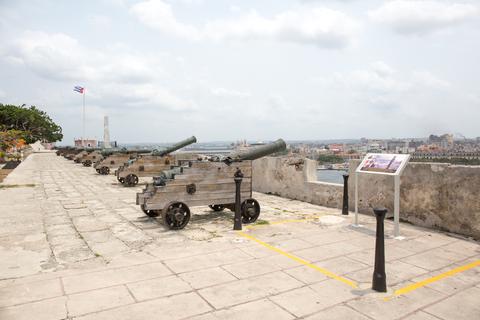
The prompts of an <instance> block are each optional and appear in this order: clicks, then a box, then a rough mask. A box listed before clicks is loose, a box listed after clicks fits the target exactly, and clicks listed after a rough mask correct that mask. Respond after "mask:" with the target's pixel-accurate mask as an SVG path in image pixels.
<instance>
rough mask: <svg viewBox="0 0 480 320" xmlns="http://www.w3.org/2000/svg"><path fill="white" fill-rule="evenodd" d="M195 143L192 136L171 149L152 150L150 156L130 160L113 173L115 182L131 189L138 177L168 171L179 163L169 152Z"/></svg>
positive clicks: (151, 175)
mask: <svg viewBox="0 0 480 320" xmlns="http://www.w3.org/2000/svg"><path fill="white" fill-rule="evenodd" d="M195 142H197V138H195V137H194V136H192V137H190V138H188V139H185V140H183V141H180V142H179V143H176V144H174V145H172V146H171V147H168V148H167V149H165V150H162V151H157V150H154V151H152V153H151V154H148V155H142V156H139V157H137V158H136V159H130V160H128V162H127V163H125V164H124V165H122V166H120V167H119V168H118V169H117V170H116V171H115V175H116V176H117V180H118V181H119V182H120V183H122V184H123V185H124V186H128V187H131V186H135V185H136V184H137V183H138V178H139V177H153V176H155V175H158V174H160V172H162V171H164V170H167V169H170V168H171V167H172V166H173V165H176V164H177V163H178V162H179V161H180V159H179V157H178V156H176V155H170V153H171V152H174V151H176V150H178V149H181V148H183V147H185V146H188V145H189V144H192V143H195ZM183 158H187V157H183ZM187 159H188V158H187Z"/></svg>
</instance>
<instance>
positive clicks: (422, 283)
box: [384, 260, 480, 301]
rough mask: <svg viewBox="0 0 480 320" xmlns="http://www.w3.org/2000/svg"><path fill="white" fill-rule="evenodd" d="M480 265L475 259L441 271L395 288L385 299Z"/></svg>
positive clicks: (479, 261)
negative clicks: (391, 294)
mask: <svg viewBox="0 0 480 320" xmlns="http://www.w3.org/2000/svg"><path fill="white" fill-rule="evenodd" d="M478 266H480V260H477V261H474V262H472V263H469V264H466V265H464V266H461V267H458V268H455V269H452V270H449V271H446V272H444V273H441V274H439V275H436V276H434V277H431V278H428V279H425V280H422V281H420V282H416V283H413V284H411V285H408V286H406V287H403V288H400V289H397V290H395V292H394V293H393V296H391V297H386V298H385V299H384V300H385V301H388V300H391V299H392V298H394V297H396V296H400V295H404V294H407V293H409V292H412V291H414V290H417V289H419V288H421V287H424V286H426V285H428V284H430V283H434V282H437V281H440V280H442V279H445V278H448V277H451V276H453V275H455V274H457V273H460V272H464V271H467V270H470V269H472V268H475V267H478Z"/></svg>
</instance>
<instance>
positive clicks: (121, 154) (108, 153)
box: [94, 148, 152, 175]
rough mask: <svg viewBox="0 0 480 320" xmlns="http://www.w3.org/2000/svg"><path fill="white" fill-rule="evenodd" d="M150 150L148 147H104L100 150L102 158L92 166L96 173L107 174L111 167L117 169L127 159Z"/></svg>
mask: <svg viewBox="0 0 480 320" xmlns="http://www.w3.org/2000/svg"><path fill="white" fill-rule="evenodd" d="M151 152H152V150H150V149H126V148H122V149H104V150H102V156H104V158H103V159H102V160H101V161H99V162H97V163H95V165H94V168H95V170H96V171H97V173H99V174H102V175H107V174H109V173H110V171H112V169H118V167H120V166H122V165H123V164H125V163H126V162H127V161H129V160H131V159H136V158H137V157H138V156H139V155H140V154H145V153H151Z"/></svg>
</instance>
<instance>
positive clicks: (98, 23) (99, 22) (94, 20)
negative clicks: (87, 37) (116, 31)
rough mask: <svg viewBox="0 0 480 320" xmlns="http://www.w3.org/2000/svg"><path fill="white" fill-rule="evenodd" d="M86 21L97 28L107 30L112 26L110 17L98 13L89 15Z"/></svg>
mask: <svg viewBox="0 0 480 320" xmlns="http://www.w3.org/2000/svg"><path fill="white" fill-rule="evenodd" d="M88 23H89V24H90V25H92V26H93V27H94V28H96V29H99V30H106V29H107V30H108V29H110V28H111V27H112V19H111V18H110V17H108V16H104V15H100V14H96V15H91V16H89V17H88Z"/></svg>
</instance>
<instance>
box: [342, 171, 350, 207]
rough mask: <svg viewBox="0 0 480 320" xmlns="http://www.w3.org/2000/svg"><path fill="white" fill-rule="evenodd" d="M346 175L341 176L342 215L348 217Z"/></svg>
mask: <svg viewBox="0 0 480 320" xmlns="http://www.w3.org/2000/svg"><path fill="white" fill-rule="evenodd" d="M348 177H349V175H348V173H345V174H344V175H343V206H342V214H343V215H348Z"/></svg>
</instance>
